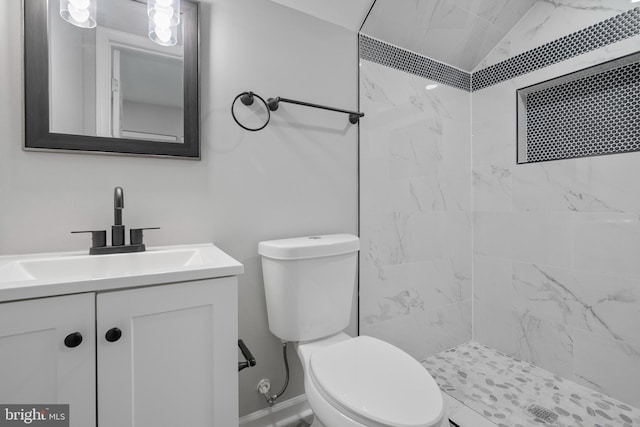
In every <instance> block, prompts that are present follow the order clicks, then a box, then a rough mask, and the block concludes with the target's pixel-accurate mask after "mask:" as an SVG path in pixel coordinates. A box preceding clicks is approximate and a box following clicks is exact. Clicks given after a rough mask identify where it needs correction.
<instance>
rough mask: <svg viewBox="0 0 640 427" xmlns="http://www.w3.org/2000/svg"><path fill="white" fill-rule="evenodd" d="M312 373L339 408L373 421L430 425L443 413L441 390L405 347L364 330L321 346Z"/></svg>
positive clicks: (379, 426)
mask: <svg viewBox="0 0 640 427" xmlns="http://www.w3.org/2000/svg"><path fill="white" fill-rule="evenodd" d="M309 365H310V368H309V371H310V377H311V379H312V381H313V383H314V385H315V386H316V389H317V390H318V392H319V393H320V394H321V395H322V397H323V398H324V399H325V400H327V402H329V403H330V404H331V405H332V406H334V407H335V408H336V409H337V410H339V411H340V412H342V413H344V414H345V415H347V416H348V417H350V418H352V419H354V420H355V421H358V422H360V423H361V424H363V425H366V426H370V427H388V426H394V427H431V426H435V425H439V423H440V421H441V420H442V416H443V401H442V394H441V392H440V389H439V388H438V385H437V384H436V382H435V380H434V379H433V378H432V377H431V375H429V373H428V372H427V370H426V369H424V368H423V367H422V365H420V363H418V362H417V361H416V360H415V359H414V358H412V357H411V356H409V355H408V354H407V353H405V352H404V351H402V350H400V349H399V348H397V347H394V346H393V345H391V344H388V343H386V342H384V341H381V340H378V339H376V338H372V337H367V336H359V337H356V338H351V339H347V340H345V341H341V342H338V343H336V344H332V345H329V346H327V347H325V348H321V349H317V350H316V351H314V352H313V353H312V354H311V358H310V363H309Z"/></svg>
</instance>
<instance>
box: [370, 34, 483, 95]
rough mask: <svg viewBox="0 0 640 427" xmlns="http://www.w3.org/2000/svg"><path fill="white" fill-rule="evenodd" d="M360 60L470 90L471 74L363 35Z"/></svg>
mask: <svg viewBox="0 0 640 427" xmlns="http://www.w3.org/2000/svg"><path fill="white" fill-rule="evenodd" d="M360 58H362V59H366V60H367V61H371V62H375V63H378V64H381V65H385V66H387V67H391V68H395V69H396V70H400V71H404V72H405V73H410V74H415V75H417V76H420V77H424V78H427V79H430V80H435V81H437V82H438V83H442V84H445V85H448V86H453V87H455V88H458V89H462V90H465V91H470V90H471V74H469V73H466V72H464V71H462V70H459V69H457V68H454V67H451V66H449V65H447V64H443V63H442V62H438V61H434V60H433V59H430V58H427V57H426V56H422V55H418V54H417V53H414V52H411V51H408V50H405V49H401V48H399V47H397V46H394V45H391V44H388V43H385V42H383V41H380V40H377V39H374V38H372V37H369V36H366V35H364V34H360Z"/></svg>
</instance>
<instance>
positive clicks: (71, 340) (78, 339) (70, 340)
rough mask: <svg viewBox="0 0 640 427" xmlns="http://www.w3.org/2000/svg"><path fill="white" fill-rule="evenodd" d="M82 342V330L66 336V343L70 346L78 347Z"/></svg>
mask: <svg viewBox="0 0 640 427" xmlns="http://www.w3.org/2000/svg"><path fill="white" fill-rule="evenodd" d="M80 344H82V334H81V333H80V332H74V333H72V334H69V335H67V336H66V337H65V338H64V345H65V346H67V347H69V348H74V347H77V346H79V345H80Z"/></svg>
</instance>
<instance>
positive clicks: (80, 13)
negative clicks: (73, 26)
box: [69, 3, 90, 24]
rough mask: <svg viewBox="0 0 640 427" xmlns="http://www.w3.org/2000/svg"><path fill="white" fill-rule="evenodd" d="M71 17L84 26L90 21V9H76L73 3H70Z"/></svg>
mask: <svg viewBox="0 0 640 427" xmlns="http://www.w3.org/2000/svg"><path fill="white" fill-rule="evenodd" d="M69 15H71V17H72V18H73V19H75V20H76V21H77V22H78V23H79V24H83V23H85V22H87V21H88V20H89V16H90V14H89V9H87V8H76V7H75V5H74V4H73V3H69Z"/></svg>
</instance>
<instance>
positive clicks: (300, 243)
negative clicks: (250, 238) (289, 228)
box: [258, 234, 360, 260]
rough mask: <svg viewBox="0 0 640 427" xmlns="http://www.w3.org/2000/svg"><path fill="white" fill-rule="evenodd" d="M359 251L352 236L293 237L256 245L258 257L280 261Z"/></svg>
mask: <svg viewBox="0 0 640 427" xmlns="http://www.w3.org/2000/svg"><path fill="white" fill-rule="evenodd" d="M359 249H360V240H359V239H358V237H357V236H354V235H352V234H327V235H322V236H307V237H295V238H293V239H280V240H268V241H265V242H260V243H259V244H258V253H259V254H260V255H262V256H263V257H267V258H273V259H282V260H293V259H304V258H319V257H325V256H331V255H342V254H347V253H350V252H357V251H358V250H359Z"/></svg>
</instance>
